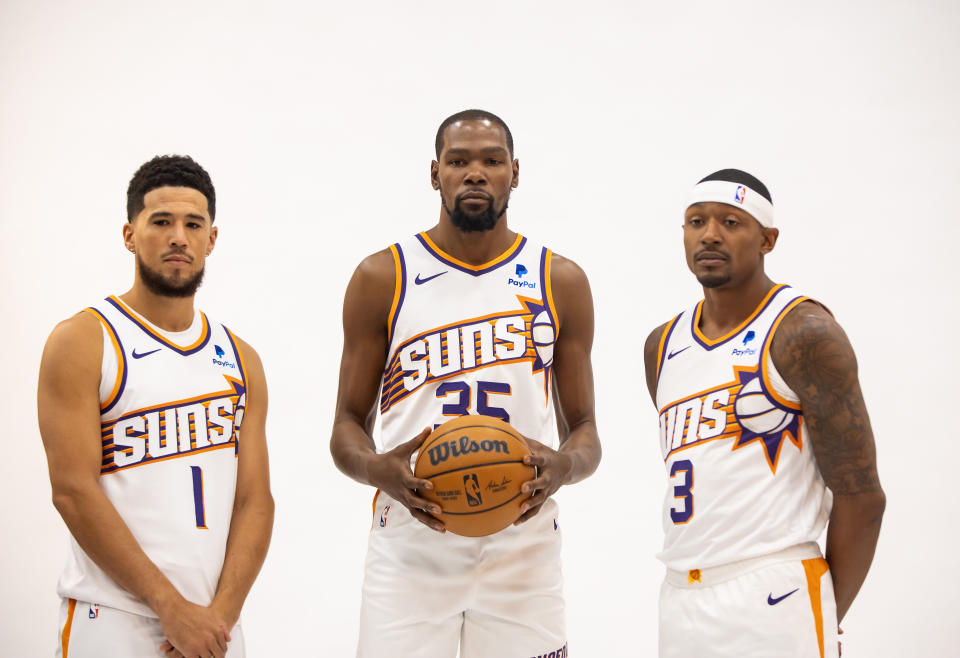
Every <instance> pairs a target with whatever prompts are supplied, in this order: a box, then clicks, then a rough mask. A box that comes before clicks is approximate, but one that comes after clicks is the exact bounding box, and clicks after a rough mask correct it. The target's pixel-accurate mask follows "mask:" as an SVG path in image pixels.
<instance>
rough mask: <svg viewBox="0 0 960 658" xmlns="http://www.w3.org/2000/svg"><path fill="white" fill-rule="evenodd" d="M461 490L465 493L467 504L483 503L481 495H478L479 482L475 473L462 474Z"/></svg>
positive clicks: (472, 505) (471, 505)
mask: <svg viewBox="0 0 960 658" xmlns="http://www.w3.org/2000/svg"><path fill="white" fill-rule="evenodd" d="M463 490H464V491H465V492H466V494H467V505H469V506H470V507H476V506H477V505H482V504H483V497H482V496H481V495H480V482H479V481H478V480H477V474H476V473H470V474H469V475H464V476H463Z"/></svg>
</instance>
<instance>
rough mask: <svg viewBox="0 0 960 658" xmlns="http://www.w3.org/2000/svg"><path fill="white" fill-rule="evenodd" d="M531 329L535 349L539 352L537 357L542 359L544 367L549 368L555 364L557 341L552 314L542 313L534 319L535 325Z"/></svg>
mask: <svg viewBox="0 0 960 658" xmlns="http://www.w3.org/2000/svg"><path fill="white" fill-rule="evenodd" d="M530 329H531V331H530V333H531V334H532V336H533V348H534V349H535V350H536V351H537V356H538V357H540V361H541V362H542V363H543V367H544V368H549V367H550V365H551V364H552V363H553V343H554V341H555V340H556V339H557V335H556V333H555V332H554V330H553V322H552V321H551V320H550V314H549V313H547V312H546V311H540V313H539V314H538V315H537V317H535V318H534V319H533V325H532V326H531V328H530Z"/></svg>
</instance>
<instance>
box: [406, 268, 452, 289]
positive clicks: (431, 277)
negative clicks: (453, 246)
mask: <svg viewBox="0 0 960 658" xmlns="http://www.w3.org/2000/svg"><path fill="white" fill-rule="evenodd" d="M448 271H449V270H444V271H443V272H440V274H434V275H433V276H428V277H425V278H423V279H421V278H420V275H419V274H417V278H415V279H414V280H413V282H414V283H415V284H417V285H418V286H421V285H423V284H424V283H426V282H427V281H430V280H431V279H436V278H437V277H438V276H440V275H441V274H446V273H447V272H448Z"/></svg>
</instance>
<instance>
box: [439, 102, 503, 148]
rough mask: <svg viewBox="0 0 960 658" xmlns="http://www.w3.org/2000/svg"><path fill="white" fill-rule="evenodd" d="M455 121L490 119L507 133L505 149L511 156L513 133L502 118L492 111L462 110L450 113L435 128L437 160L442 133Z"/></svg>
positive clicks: (441, 142)
mask: <svg viewBox="0 0 960 658" xmlns="http://www.w3.org/2000/svg"><path fill="white" fill-rule="evenodd" d="M457 121H490V122H492V123H495V124H497V125H499V126H500V127H501V128H503V132H504V133H506V135H507V151H509V152H510V157H511V158H513V135H512V134H511V133H510V128H508V127H507V124H506V122H504V120H503V119H501V118H500V117H498V116H497V115H496V114H494V113H493V112H487V111H486V110H464V111H462V112H457V113H456V114H451V115H450V116H448V117H447V118H446V119H444V120H443V123H441V124H440V127H439V128H437V142H436V147H437V159H438V160H439V159H440V151H442V150H443V133H444V131H445V130H446V129H447V127H448V126H450V124H452V123H456V122H457Z"/></svg>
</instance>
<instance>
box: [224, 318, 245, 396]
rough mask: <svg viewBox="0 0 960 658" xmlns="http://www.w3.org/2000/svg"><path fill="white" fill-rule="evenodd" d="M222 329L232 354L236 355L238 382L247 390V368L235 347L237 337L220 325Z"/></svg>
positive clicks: (238, 347)
mask: <svg viewBox="0 0 960 658" xmlns="http://www.w3.org/2000/svg"><path fill="white" fill-rule="evenodd" d="M220 326H221V327H223V331H224V332H225V333H226V334H227V338H229V339H230V346H231V347H232V348H233V353H234V354H236V355H237V365H238V366H239V367H240V381H241V382H242V383H243V388H244V390H246V388H247V366H246V363H244V360H243V352H241V351H240V346H239V345H237V337H236V336H234V335H233V332H232V331H230V330H229V329H227V327H226V326H225V325H222V324H221V325H220Z"/></svg>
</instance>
